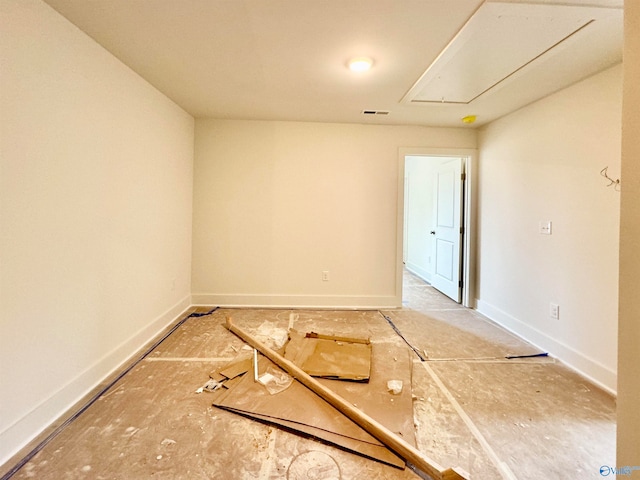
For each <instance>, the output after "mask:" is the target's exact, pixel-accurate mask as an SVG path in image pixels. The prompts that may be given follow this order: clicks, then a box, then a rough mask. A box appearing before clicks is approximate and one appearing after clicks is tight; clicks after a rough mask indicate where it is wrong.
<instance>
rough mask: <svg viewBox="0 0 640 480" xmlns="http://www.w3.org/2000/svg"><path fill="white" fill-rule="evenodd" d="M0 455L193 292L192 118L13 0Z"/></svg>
mask: <svg viewBox="0 0 640 480" xmlns="http://www.w3.org/2000/svg"><path fill="white" fill-rule="evenodd" d="M0 12H1V17H0V18H1V25H0V48H1V49H2V50H1V52H0V62H1V65H2V75H1V77H0V78H1V85H0V112H1V114H2V118H1V121H0V142H1V143H0V145H1V155H0V162H1V163H0V224H1V228H0V273H1V280H0V282H1V283H0V322H1V323H0V369H1V379H0V385H1V391H0V411H1V412H2V414H1V415H0V463H3V462H4V461H6V460H7V459H8V457H9V456H10V455H11V454H13V453H15V452H16V450H17V449H18V448H20V447H21V446H22V445H23V444H24V443H25V442H26V441H28V440H29V439H30V438H31V437H32V436H34V435H35V434H37V433H38V432H39V431H40V430H41V429H42V428H44V427H45V426H47V425H48V424H50V423H51V422H52V421H53V420H54V419H55V418H56V417H58V416H59V415H60V414H62V413H63V412H64V411H65V410H66V409H67V408H68V407H70V406H71V405H72V404H73V403H74V402H75V401H77V400H78V399H79V398H80V397H81V396H82V395H83V394H85V393H86V392H87V391H88V390H89V389H90V388H92V387H93V386H94V385H96V384H97V383H98V382H99V381H100V380H102V379H103V378H104V377H105V376H106V375H107V374H108V373H109V372H110V371H111V370H112V369H114V368H115V367H117V366H118V365H119V364H121V363H122V362H123V361H124V360H125V359H126V358H127V357H128V356H129V355H131V354H132V353H133V352H135V351H136V350H137V349H138V348H139V347H140V346H141V345H142V344H143V343H144V342H146V341H148V340H149V339H150V338H151V337H152V336H153V335H154V334H156V333H157V332H158V331H159V330H160V329H162V328H163V327H165V326H166V325H167V324H168V323H169V322H170V321H172V320H173V319H174V318H175V317H176V316H177V315H179V314H180V313H181V312H182V311H184V309H185V308H186V307H187V306H188V305H189V303H190V270H191V268H190V265H191V210H192V209H191V203H192V169H193V165H192V161H193V118H192V117H190V116H189V115H187V114H186V113H185V112H184V111H182V110H181V109H180V108H178V107H177V106H176V105H175V104H173V103H172V102H170V101H169V100H168V99H167V98H166V97H164V96H163V95H161V94H160V93H158V92H157V91H156V90H155V89H153V88H152V87H151V86H149V84H147V83H146V82H144V81H143V80H142V79H141V78H139V77H138V76H137V75H136V74H134V73H133V72H132V71H130V70H129V69H128V68H127V67H125V66H124V65H122V64H121V63H120V62H119V61H118V60H116V59H115V58H114V57H113V56H111V55H110V54H109V53H107V52H106V51H105V50H103V49H102V48H101V47H99V46H98V45H97V44H96V43H94V42H93V41H92V40H91V39H89V37H87V36H86V35H85V34H83V33H82V32H80V31H79V30H78V29H77V28H76V27H74V26H72V25H71V24H70V23H69V22H67V21H66V20H65V19H64V18H63V17H61V16H60V15H59V14H57V13H56V12H55V11H53V10H52V9H51V8H50V7H49V6H47V5H45V4H44V3H42V2H40V1H39V0H0Z"/></svg>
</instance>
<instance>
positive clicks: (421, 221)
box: [404, 156, 435, 282]
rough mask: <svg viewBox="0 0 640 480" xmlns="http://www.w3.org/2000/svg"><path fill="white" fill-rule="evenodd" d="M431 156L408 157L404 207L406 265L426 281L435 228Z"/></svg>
mask: <svg viewBox="0 0 640 480" xmlns="http://www.w3.org/2000/svg"><path fill="white" fill-rule="evenodd" d="M434 161H435V160H434V159H432V158H429V157H418V156H409V157H406V159H405V170H404V172H405V178H406V181H405V196H406V202H405V206H404V212H405V222H406V224H407V226H406V239H405V241H406V250H405V258H406V259H405V264H406V267H407V268H408V269H409V270H410V271H411V272H413V273H415V274H416V275H418V276H419V277H421V278H422V279H423V280H426V281H427V282H430V281H431V274H432V273H433V268H432V263H431V250H432V243H433V242H432V241H431V235H430V234H429V232H430V231H431V230H433V182H434V180H433V162H434Z"/></svg>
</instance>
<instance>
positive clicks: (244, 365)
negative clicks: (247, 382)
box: [217, 356, 253, 379]
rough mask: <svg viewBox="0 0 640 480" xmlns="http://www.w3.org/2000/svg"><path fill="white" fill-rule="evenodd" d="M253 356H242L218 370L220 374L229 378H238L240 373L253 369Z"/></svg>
mask: <svg viewBox="0 0 640 480" xmlns="http://www.w3.org/2000/svg"><path fill="white" fill-rule="evenodd" d="M252 366H253V364H252V357H247V356H242V357H241V358H239V359H237V360H234V361H232V362H231V363H229V364H227V365H225V366H224V367H223V368H221V369H220V370H218V371H217V373H219V374H220V375H223V376H225V377H226V378H228V379H232V378H236V377H237V376H239V375H243V374H244V373H247V372H248V371H249V370H251V368H252Z"/></svg>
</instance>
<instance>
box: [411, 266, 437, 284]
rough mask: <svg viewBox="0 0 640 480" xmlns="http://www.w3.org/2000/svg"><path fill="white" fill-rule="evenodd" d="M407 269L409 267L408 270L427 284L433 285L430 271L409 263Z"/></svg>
mask: <svg viewBox="0 0 640 480" xmlns="http://www.w3.org/2000/svg"><path fill="white" fill-rule="evenodd" d="M406 267H407V270H409V271H410V272H411V273H413V274H414V275H417V276H418V277H420V278H421V279H422V280H424V281H425V282H427V283H431V273H430V272H429V271H428V270H426V269H424V268H422V267H421V266H419V265H416V264H415V263H411V262H407V263H406Z"/></svg>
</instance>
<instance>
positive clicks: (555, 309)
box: [549, 303, 560, 320]
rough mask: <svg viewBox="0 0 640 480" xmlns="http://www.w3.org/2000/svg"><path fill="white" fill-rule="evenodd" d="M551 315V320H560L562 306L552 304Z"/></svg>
mask: <svg viewBox="0 0 640 480" xmlns="http://www.w3.org/2000/svg"><path fill="white" fill-rule="evenodd" d="M549 315H550V316H551V318H555V319H556V320H560V306H559V305H557V304H555V303H552V304H551V305H550V306H549Z"/></svg>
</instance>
